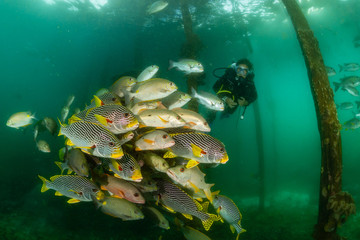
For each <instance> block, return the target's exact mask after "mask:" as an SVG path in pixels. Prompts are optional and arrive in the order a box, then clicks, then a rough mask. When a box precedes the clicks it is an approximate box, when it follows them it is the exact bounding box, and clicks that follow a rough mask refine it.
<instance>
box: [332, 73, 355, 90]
mask: <svg viewBox="0 0 360 240" xmlns="http://www.w3.org/2000/svg"><path fill="white" fill-rule="evenodd" d="M359 85H360V77H358V76H349V77H344V78H341V79H340V82H334V87H335V92H336V91H337V90H338V89H339V88H341V89H345V88H347V87H353V88H355V87H357V86H359Z"/></svg>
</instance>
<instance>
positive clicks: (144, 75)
mask: <svg viewBox="0 0 360 240" xmlns="http://www.w3.org/2000/svg"><path fill="white" fill-rule="evenodd" d="M158 70H159V67H158V66H156V65H151V66H149V67H147V68H145V69H144V71H142V72H141V73H140V75H139V76H138V77H137V82H143V81H146V80H149V79H150V78H152V77H153V76H154V75H155V74H156V73H157V71H158Z"/></svg>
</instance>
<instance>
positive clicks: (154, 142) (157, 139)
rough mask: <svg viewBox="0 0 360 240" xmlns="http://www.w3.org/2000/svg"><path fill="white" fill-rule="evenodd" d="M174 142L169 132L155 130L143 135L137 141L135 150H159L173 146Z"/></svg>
mask: <svg viewBox="0 0 360 240" xmlns="http://www.w3.org/2000/svg"><path fill="white" fill-rule="evenodd" d="M174 144H175V141H174V139H172V138H171V137H170V136H169V134H168V133H166V132H164V131H161V130H155V131H152V132H149V133H146V134H144V135H143V136H141V137H140V138H139V139H138V140H137V141H136V142H135V150H136V151H144V150H159V149H165V148H168V147H171V146H173V145H174Z"/></svg>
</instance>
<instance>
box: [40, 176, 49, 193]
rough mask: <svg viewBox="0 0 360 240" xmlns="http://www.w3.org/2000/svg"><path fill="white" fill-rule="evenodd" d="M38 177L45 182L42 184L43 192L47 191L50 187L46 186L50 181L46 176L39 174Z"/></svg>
mask: <svg viewBox="0 0 360 240" xmlns="http://www.w3.org/2000/svg"><path fill="white" fill-rule="evenodd" d="M38 177H39V178H40V179H41V181H42V182H43V185H42V186H41V192H46V191H47V190H49V188H48V187H47V186H46V183H48V182H49V181H48V180H46V179H45V178H44V177H42V176H40V175H38Z"/></svg>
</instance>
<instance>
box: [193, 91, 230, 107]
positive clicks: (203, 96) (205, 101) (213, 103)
mask: <svg viewBox="0 0 360 240" xmlns="http://www.w3.org/2000/svg"><path fill="white" fill-rule="evenodd" d="M191 96H192V97H193V98H196V99H197V100H198V101H199V103H200V104H202V105H204V106H205V107H206V108H208V109H211V110H215V111H224V109H225V107H224V102H223V101H222V100H221V99H220V98H219V97H218V96H216V95H214V94H211V93H208V92H202V93H200V94H199V93H197V92H196V90H195V89H194V88H191Z"/></svg>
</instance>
